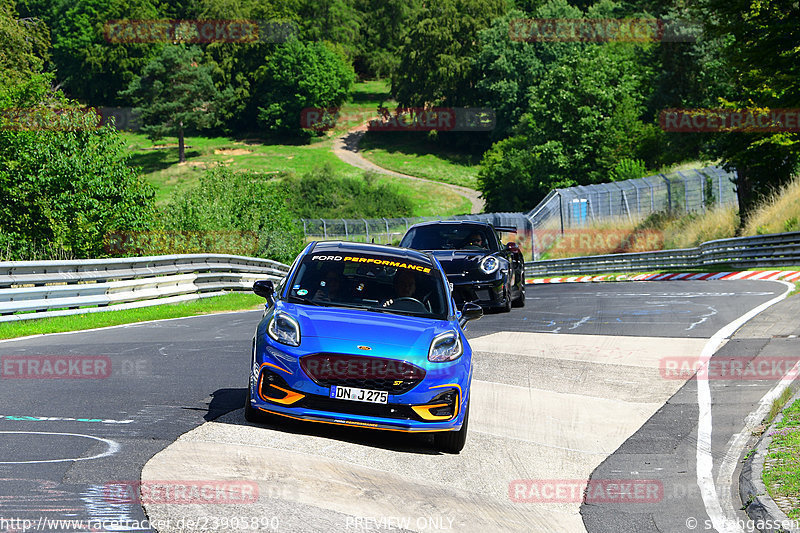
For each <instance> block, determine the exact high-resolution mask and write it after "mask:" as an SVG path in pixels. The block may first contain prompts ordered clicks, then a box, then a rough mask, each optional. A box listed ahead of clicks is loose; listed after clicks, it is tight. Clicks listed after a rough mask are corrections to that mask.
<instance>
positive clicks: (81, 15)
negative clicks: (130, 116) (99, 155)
mask: <svg viewBox="0 0 800 533" xmlns="http://www.w3.org/2000/svg"><path fill="white" fill-rule="evenodd" d="M40 9H41V8H40ZM41 16H42V17H43V18H44V19H45V20H46V21H47V23H48V25H50V27H51V28H52V33H53V63H54V67H55V71H56V73H57V76H58V81H59V83H61V84H62V85H63V87H64V90H65V91H66V92H67V94H68V95H69V96H71V97H72V98H76V99H78V100H81V101H83V102H87V103H89V104H91V105H125V104H126V102H125V101H124V100H123V99H120V98H119V96H118V93H119V91H120V90H122V89H124V88H125V87H127V86H128V84H129V83H130V82H131V81H132V80H133V79H134V77H135V76H136V75H137V74H138V72H139V71H140V70H141V69H142V67H144V65H145V64H147V62H148V61H149V60H150V58H152V57H153V55H154V54H155V53H156V50H157V48H158V46H160V45H157V44H154V43H114V42H109V40H107V39H106V35H105V33H104V25H105V24H106V23H107V22H108V21H111V20H120V19H156V18H159V16H158V11H157V9H156V7H155V5H154V4H153V3H152V2H151V1H150V0H61V1H59V2H56V3H54V4H53V5H52V7H51V8H50V9H49V10H46V11H45V12H44V13H42V15H41Z"/></svg>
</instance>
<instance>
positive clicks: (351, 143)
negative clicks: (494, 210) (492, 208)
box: [333, 125, 485, 213]
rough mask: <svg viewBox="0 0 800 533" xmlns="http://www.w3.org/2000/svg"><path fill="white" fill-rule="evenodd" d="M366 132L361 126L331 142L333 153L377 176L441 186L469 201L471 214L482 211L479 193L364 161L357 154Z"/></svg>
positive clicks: (483, 203) (364, 127)
mask: <svg viewBox="0 0 800 533" xmlns="http://www.w3.org/2000/svg"><path fill="white" fill-rule="evenodd" d="M366 131H367V130H366V126H363V125H362V126H359V127H357V128H354V129H352V130H350V131H348V132H347V133H345V134H344V135H342V136H341V137H339V138H337V139H336V140H335V141H334V142H333V153H334V154H336V156H337V157H338V158H339V159H341V160H342V161H344V162H345V163H347V164H348V165H352V166H354V167H357V168H361V169H364V170H371V171H373V172H377V173H379V174H385V175H387V176H394V177H397V178H405V179H410V180H418V181H427V182H428V183H435V184H437V185H441V186H442V187H447V188H448V189H451V190H452V191H455V192H456V193H458V194H460V195H461V196H463V197H465V198H467V199H468V200H469V201H470V203H471V204H472V210H471V211H470V212H471V213H480V212H482V211H483V207H484V205H485V202H484V201H483V199H482V198H481V197H480V192H479V191H476V190H473V189H469V188H467V187H461V186H460V185H451V184H449V183H442V182H441V181H434V180H429V179H425V178H418V177H416V176H409V175H408V174H401V173H400V172H395V171H394V170H388V169H385V168H383V167H379V166H378V165H376V164H375V163H373V162H372V161H369V160H367V159H365V158H364V156H362V155H361V154H360V153H359V148H358V143H359V142H360V141H361V137H363V136H364V133H366Z"/></svg>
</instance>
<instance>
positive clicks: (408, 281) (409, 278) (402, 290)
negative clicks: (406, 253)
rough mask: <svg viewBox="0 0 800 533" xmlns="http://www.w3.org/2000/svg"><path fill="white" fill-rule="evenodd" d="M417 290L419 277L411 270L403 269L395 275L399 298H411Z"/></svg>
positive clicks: (395, 289) (395, 286)
mask: <svg viewBox="0 0 800 533" xmlns="http://www.w3.org/2000/svg"><path fill="white" fill-rule="evenodd" d="M416 291H417V277H416V276H415V275H414V273H413V272H411V271H410V270H401V271H399V272H398V273H397V274H395V276H394V292H395V294H396V295H397V298H411V297H413V296H414V293H415V292H416Z"/></svg>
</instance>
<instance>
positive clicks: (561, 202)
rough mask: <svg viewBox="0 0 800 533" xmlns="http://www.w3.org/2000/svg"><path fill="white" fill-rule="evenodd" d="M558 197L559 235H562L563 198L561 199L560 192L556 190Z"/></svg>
mask: <svg viewBox="0 0 800 533" xmlns="http://www.w3.org/2000/svg"><path fill="white" fill-rule="evenodd" d="M556 194H557V195H558V214H559V215H560V218H561V235H562V236H563V235H564V198H562V197H561V191H559V190H556Z"/></svg>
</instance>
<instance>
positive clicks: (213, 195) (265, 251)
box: [147, 167, 303, 262]
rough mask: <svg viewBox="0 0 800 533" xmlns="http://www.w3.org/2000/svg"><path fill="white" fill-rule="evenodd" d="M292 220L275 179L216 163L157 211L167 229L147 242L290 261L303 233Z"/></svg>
mask: <svg viewBox="0 0 800 533" xmlns="http://www.w3.org/2000/svg"><path fill="white" fill-rule="evenodd" d="M293 219H294V215H293V213H292V212H291V211H290V209H289V207H288V200H287V196H286V194H285V193H284V192H283V187H282V186H281V184H280V182H279V181H278V180H274V179H269V178H266V177H264V176H261V175H258V174H255V173H250V172H234V171H232V170H230V169H228V168H225V167H217V168H214V169H211V170H209V171H207V172H206V173H205V174H204V175H203V176H202V177H201V178H200V183H199V184H198V186H197V187H195V188H193V189H190V190H188V191H186V192H183V193H181V194H179V195H178V196H177V197H174V198H173V199H172V200H171V202H170V203H169V204H168V205H167V206H166V208H165V209H164V211H163V212H162V213H161V214H160V224H159V226H160V229H161V230H162V231H163V232H165V233H164V234H163V235H162V236H161V237H159V236H158V235H154V236H153V237H152V238H150V239H149V240H148V241H147V242H149V243H150V246H158V243H159V242H161V243H166V244H165V246H167V247H172V248H173V249H174V247H175V246H176V245H177V243H182V244H181V246H183V248H182V249H181V250H180V251H182V252H187V251H194V252H195V253H196V252H209V253H226V252H227V253H239V254H243V255H252V254H253V253H255V255H257V256H260V257H265V258H268V259H274V260H276V261H282V262H291V261H292V260H294V258H295V256H296V255H297V254H298V253H299V252H300V250H301V249H302V246H303V232H302V231H301V230H300V229H299V228H298V227H297V225H296V224H295V222H294V220H293ZM170 232H173V233H170ZM251 235H253V236H255V240H256V242H254V241H253V239H251V238H249V236H251ZM237 243H238V244H237ZM164 251H165V252H172V253H174V251H173V250H164Z"/></svg>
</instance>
